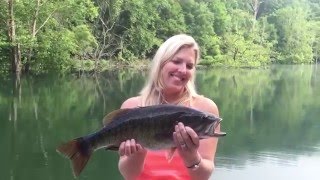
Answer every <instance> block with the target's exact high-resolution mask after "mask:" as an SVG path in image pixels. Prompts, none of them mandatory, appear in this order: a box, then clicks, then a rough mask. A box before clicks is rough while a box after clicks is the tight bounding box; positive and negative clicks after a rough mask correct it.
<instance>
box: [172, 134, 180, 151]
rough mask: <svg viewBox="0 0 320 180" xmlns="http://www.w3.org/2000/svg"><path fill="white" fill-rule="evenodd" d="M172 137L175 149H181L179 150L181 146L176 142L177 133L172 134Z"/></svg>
mask: <svg viewBox="0 0 320 180" xmlns="http://www.w3.org/2000/svg"><path fill="white" fill-rule="evenodd" d="M172 137H173V142H174V144H175V145H176V147H177V148H178V149H179V150H181V149H182V148H181V144H180V143H179V140H178V137H177V132H173V135H172Z"/></svg>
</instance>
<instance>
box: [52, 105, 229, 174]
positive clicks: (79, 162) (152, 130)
mask: <svg viewBox="0 0 320 180" xmlns="http://www.w3.org/2000/svg"><path fill="white" fill-rule="evenodd" d="M221 121H222V119H221V118H220V117H218V116H216V115H214V114H210V113H206V112H202V111H199V110H196V109H193V108H190V107H186V106H180V105H169V104H161V105H152V106H145V107H137V108H128V109H118V110H114V111H112V112H110V113H109V114H107V115H106V116H105V117H104V118H103V127H102V128H101V129H100V130H99V131H97V132H94V133H91V134H89V135H86V136H82V137H78V138H75V139H73V140H71V141H69V142H67V143H63V144H61V145H60V146H58V147H57V149H56V150H57V152H58V153H60V154H62V155H64V156H65V157H67V158H69V159H70V160H71V164H72V169H73V174H74V176H75V177H77V176H79V175H80V173H81V172H82V170H83V169H84V167H85V166H86V164H87V162H88V160H89V159H90V157H91V155H92V153H93V152H94V151H96V150H99V149H107V150H112V151H118V150H119V146H120V144H121V143H122V142H123V141H126V140H128V139H135V141H136V142H137V143H139V144H141V145H142V147H144V148H146V149H148V150H155V151H156V150H168V152H169V153H168V160H170V159H171V158H172V156H173V153H174V151H175V149H176V146H175V143H174V140H173V132H174V131H175V125H176V124H178V122H182V123H183V124H184V125H185V126H188V127H191V128H192V129H193V130H194V131H195V132H196V133H197V135H198V136H199V139H200V140H201V139H206V138H209V137H221V136H225V135H226V133H225V132H220V131H219V132H216V131H215V129H216V127H217V126H218V125H219V124H220V122H221Z"/></svg>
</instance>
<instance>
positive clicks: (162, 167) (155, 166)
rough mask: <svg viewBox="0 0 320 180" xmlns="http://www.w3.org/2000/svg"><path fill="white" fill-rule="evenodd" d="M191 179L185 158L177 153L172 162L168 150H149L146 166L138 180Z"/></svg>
mask: <svg viewBox="0 0 320 180" xmlns="http://www.w3.org/2000/svg"><path fill="white" fill-rule="evenodd" d="M149 179H151V180H189V179H191V177H190V175H189V173H188V170H187V168H186V167H185V165H184V163H183V160H182V159H181V158H180V156H179V155H178V154H177V153H175V154H174V156H173V159H172V160H171V162H168V160H167V159H166V151H148V152H147V155H146V159H145V163H144V168H143V170H142V172H141V174H140V176H139V177H138V178H137V180H149Z"/></svg>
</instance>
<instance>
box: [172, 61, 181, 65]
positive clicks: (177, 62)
mask: <svg viewBox="0 0 320 180" xmlns="http://www.w3.org/2000/svg"><path fill="white" fill-rule="evenodd" d="M172 62H173V64H180V63H181V61H179V60H173V61H172Z"/></svg>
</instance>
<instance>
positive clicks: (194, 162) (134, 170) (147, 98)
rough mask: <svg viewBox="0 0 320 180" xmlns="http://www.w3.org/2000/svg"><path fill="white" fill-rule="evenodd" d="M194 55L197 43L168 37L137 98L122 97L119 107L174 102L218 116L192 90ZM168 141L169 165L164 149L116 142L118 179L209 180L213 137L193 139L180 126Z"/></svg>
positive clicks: (209, 103) (192, 134)
mask: <svg viewBox="0 0 320 180" xmlns="http://www.w3.org/2000/svg"><path fill="white" fill-rule="evenodd" d="M199 57H200V52H199V47H198V44H197V43H196V41H195V40H194V39H193V38H192V37H191V36H188V35H185V34H180V35H175V36H173V37H171V38H169V39H168V40H166V41H165V42H164V43H163V44H162V45H161V46H160V47H159V49H158V51H157V53H156V54H155V56H154V58H153V63H152V67H151V71H150V76H149V79H148V81H147V84H146V85H145V87H144V88H143V89H142V91H141V92H140V96H137V97H132V98H129V99H127V100H126V101H125V102H124V103H123V104H122V106H121V108H135V107H138V106H149V105H157V104H176V105H184V106H189V107H192V108H194V109H197V110H201V111H205V112H209V113H212V114H215V115H217V116H219V111H218V108H217V106H216V104H215V103H214V102H213V101H212V100H210V99H208V98H206V97H204V96H200V95H198V94H197V92H196V90H195V85H194V80H195V70H196V69H195V68H196V64H197V63H198V61H199ZM219 129H220V127H218V131H219ZM173 139H174V142H175V144H176V146H177V153H175V155H174V157H173V159H172V161H170V162H168V161H167V159H166V152H165V151H155V152H152V151H148V150H146V149H144V148H143V147H142V146H141V145H140V144H138V143H136V142H135V140H134V139H131V140H130V139H129V140H127V141H124V142H122V143H121V145H120V148H119V155H120V159H119V170H120V172H121V174H122V175H123V177H124V178H125V179H127V180H133V179H209V177H210V175H211V174H212V172H213V169H214V163H213V160H214V156H215V152H216V149H217V143H218V139H217V138H209V139H204V140H201V141H199V137H198V136H197V134H196V133H195V132H194V131H193V130H192V129H191V128H190V127H186V126H184V125H183V124H182V123H181V122H180V123H178V125H176V127H175V132H173Z"/></svg>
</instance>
